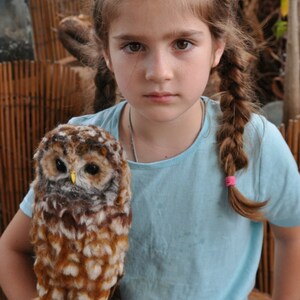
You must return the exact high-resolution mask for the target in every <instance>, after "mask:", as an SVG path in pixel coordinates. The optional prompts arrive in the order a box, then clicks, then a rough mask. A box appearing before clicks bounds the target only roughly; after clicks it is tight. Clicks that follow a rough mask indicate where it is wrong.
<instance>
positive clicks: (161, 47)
mask: <svg viewBox="0 0 300 300" xmlns="http://www.w3.org/2000/svg"><path fill="white" fill-rule="evenodd" d="M178 2H179V1H174V0H172V1H171V0H143V1H140V0H126V1H123V2H122V4H121V5H120V7H119V8H118V9H119V12H120V15H119V16H118V18H116V19H115V20H114V21H113V22H112V23H111V24H110V27H109V40H108V43H109V48H108V49H107V50H106V51H105V53H104V55H105V58H106V62H107V65H108V67H109V68H110V70H111V71H112V72H113V73H114V75H115V78H116V81H117V83H118V87H119V89H120V91H121V93H122V95H123V96H124V97H125V98H126V99H127V100H128V102H129V103H130V104H131V106H132V107H133V109H134V110H135V111H137V112H139V113H140V114H141V115H143V117H145V118H148V119H152V120H156V121H171V120H174V119H176V118H178V117H180V116H181V115H183V114H184V113H187V112H188V111H191V110H190V108H192V107H195V106H197V104H196V103H197V102H199V97H200V96H201V95H202V93H203V91H204V89H205V87H206V84H207V81H208V78H209V74H210V70H211V68H212V67H214V66H216V65H217V64H218V63H219V60H220V58H221V55H222V53H223V50H224V42H223V41H220V40H219V41H213V40H212V36H211V34H210V31H209V28H208V26H207V25H206V24H205V23H203V22H202V21H200V20H199V18H197V17H196V16H194V15H193V14H192V13H191V12H190V11H189V10H187V9H185V10H184V9H182V6H181V5H180V4H178Z"/></svg>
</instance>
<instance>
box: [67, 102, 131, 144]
mask: <svg viewBox="0 0 300 300" xmlns="http://www.w3.org/2000/svg"><path fill="white" fill-rule="evenodd" d="M125 104H126V101H121V102H120V103H118V104H116V105H114V106H112V107H110V108H107V109H105V110H102V111H100V112H97V113H94V114H88V115H82V116H77V117H73V118H71V119H70V120H69V122H68V123H69V124H72V125H96V126H99V127H102V128H104V129H106V130H107V131H109V132H110V133H111V134H112V135H114V136H115V137H116V138H118V125H119V119H120V114H121V111H122V109H123V107H124V106H125Z"/></svg>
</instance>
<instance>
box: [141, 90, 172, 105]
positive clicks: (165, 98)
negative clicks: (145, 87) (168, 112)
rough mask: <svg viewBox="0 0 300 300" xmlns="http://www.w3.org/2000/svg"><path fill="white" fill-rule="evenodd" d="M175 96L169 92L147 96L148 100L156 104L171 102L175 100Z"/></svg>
mask: <svg viewBox="0 0 300 300" xmlns="http://www.w3.org/2000/svg"><path fill="white" fill-rule="evenodd" d="M175 96H176V94H172V93H169V92H153V93H149V94H146V95H145V97H146V98H148V99H150V100H152V101H154V102H160V103H165V102H169V101H171V100H172V99H174V97H175Z"/></svg>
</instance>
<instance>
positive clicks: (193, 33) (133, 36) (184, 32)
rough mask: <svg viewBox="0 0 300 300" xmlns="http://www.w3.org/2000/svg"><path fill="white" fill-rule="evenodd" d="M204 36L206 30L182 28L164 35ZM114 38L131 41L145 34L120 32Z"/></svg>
mask: <svg viewBox="0 0 300 300" xmlns="http://www.w3.org/2000/svg"><path fill="white" fill-rule="evenodd" d="M198 35H199V36H203V35H204V32H203V31H200V30H182V31H174V32H171V33H167V34H165V35H164V36H163V39H169V38H180V37H193V36H198ZM112 38H113V39H114V40H123V41H130V40H141V39H145V36H144V35H140V34H127V33H124V34H119V35H116V36H113V37H112Z"/></svg>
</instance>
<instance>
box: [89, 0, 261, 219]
mask: <svg viewBox="0 0 300 300" xmlns="http://www.w3.org/2000/svg"><path fill="white" fill-rule="evenodd" d="M121 1H122V0H115V1H112V0H96V1H95V5H94V11H93V16H94V25H95V32H96V34H97V36H98V38H99V39H100V40H101V41H102V43H103V46H104V48H107V47H108V32H109V24H110V22H111V21H112V20H113V19H114V18H116V17H117V15H118V9H117V8H118V4H119V3H120V2H121ZM141 1H144V0H141ZM180 3H181V4H183V5H184V6H186V7H188V8H189V9H191V11H192V12H193V14H195V15H196V16H198V17H199V18H200V19H201V20H202V21H203V22H205V23H206V24H207V25H208V27H209V29H210V32H211V34H212V37H213V38H214V39H215V40H217V39H224V40H225V41H226V47H225V50H224V54H223V56H222V58H221V61H220V63H219V65H218V66H217V67H216V71H217V72H218V74H219V77H220V92H221V98H220V107H221V111H222V116H220V119H219V124H220V126H219V129H218V132H217V137H216V138H217V142H218V147H219V160H220V163H221V166H222V168H223V170H224V173H225V176H234V175H235V173H236V172H237V171H238V170H241V169H243V168H246V167H247V165H248V157H247V154H246V153H245V150H244V139H243V133H244V128H245V125H246V124H247V123H248V122H249V120H250V117H251V114H252V113H253V112H256V111H257V106H256V104H255V101H254V99H255V95H254V92H253V88H252V86H251V65H252V63H251V62H252V60H253V57H254V54H253V50H254V49H253V48H254V47H253V45H254V41H253V39H252V38H251V37H250V36H249V35H248V34H247V33H245V32H244V31H243V30H242V29H241V24H240V23H238V20H237V10H238V7H237V5H238V1H237V0H181V2H180ZM102 63H103V62H102ZM103 67H104V66H103ZM111 76H112V75H111ZM228 198H229V202H230V204H231V206H232V207H233V209H234V210H235V211H236V212H237V213H239V214H240V215H242V216H244V217H247V218H250V219H252V220H262V219H263V215H262V213H261V211H260V208H262V207H263V206H264V205H265V204H266V202H265V201H264V202H255V201H251V200H249V199H247V198H246V197H245V196H244V195H242V194H241V193H240V192H239V190H238V189H237V187H236V186H230V187H228Z"/></svg>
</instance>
